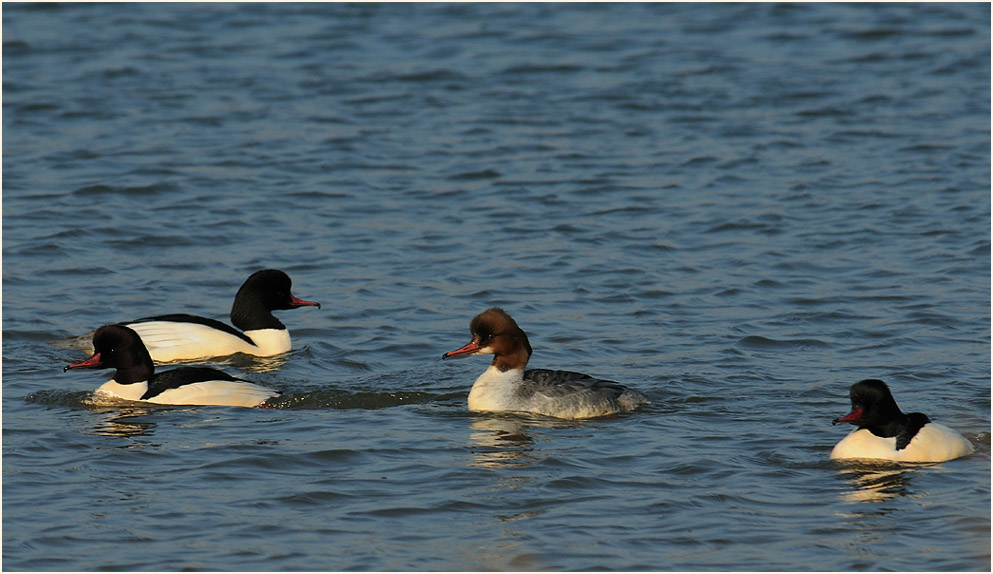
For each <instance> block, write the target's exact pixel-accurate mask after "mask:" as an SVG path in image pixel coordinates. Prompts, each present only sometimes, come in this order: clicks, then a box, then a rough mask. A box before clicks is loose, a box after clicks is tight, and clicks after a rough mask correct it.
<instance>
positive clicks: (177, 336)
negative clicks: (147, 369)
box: [126, 320, 293, 363]
mask: <svg viewBox="0 0 993 574" xmlns="http://www.w3.org/2000/svg"><path fill="white" fill-rule="evenodd" d="M217 323H218V325H220V326H223V327H226V328H225V329H221V328H218V326H217V325H214V326H212V325H210V324H208V323H204V322H193V321H169V320H149V321H140V322H136V323H127V324H126V326H127V327H130V328H131V329H132V330H134V331H135V332H136V333H138V336H139V337H141V340H142V342H143V343H144V344H145V348H146V349H148V353H149V355H151V357H152V360H153V361H155V362H158V363H167V362H170V361H180V360H190V359H198V358H206V357H223V356H225V355H233V354H235V353H244V354H246V355H255V356H257V357H269V356H272V355H279V354H282V353H286V352H288V351H289V350H290V349H292V348H293V345H292V341H291V340H290V332H289V331H288V330H286V329H254V330H250V331H245V332H244V333H240V332H234V329H232V328H231V327H228V326H227V325H224V324H223V323H220V322H219V321H217Z"/></svg>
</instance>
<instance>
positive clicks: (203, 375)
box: [65, 325, 280, 407]
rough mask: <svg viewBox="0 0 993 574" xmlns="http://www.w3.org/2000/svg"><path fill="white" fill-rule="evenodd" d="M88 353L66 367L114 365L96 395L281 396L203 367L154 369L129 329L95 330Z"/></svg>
mask: <svg viewBox="0 0 993 574" xmlns="http://www.w3.org/2000/svg"><path fill="white" fill-rule="evenodd" d="M93 348H94V349H95V350H96V352H95V353H94V354H93V356H92V357H90V358H89V359H87V360H85V361H83V362H82V363H77V364H75V365H69V366H68V367H66V368H65V370H66V371H68V370H69V369H117V372H116V373H114V378H113V379H111V380H110V381H108V382H106V383H104V384H103V385H102V386H101V387H100V388H98V389H97V390H96V394H97V395H102V396H105V397H108V396H109V397H113V398H119V399H126V400H129V401H144V402H148V403H156V404H160V405H217V406H229V407H257V406H261V405H263V404H264V403H265V401H266V400H268V399H271V398H273V397H276V396H279V394H280V393H279V391H274V390H272V389H269V388H266V387H262V386H259V385H256V384H254V383H250V382H248V381H243V380H241V379H236V378H234V377H232V376H231V375H228V374H227V373H224V372H223V371H218V370H217V369H209V368H206V367H179V368H176V369H172V370H169V371H164V372H161V373H156V372H155V367H154V366H153V365H152V358H151V357H150V356H149V355H148V350H147V349H145V346H144V345H142V344H141V339H140V338H139V337H138V334H137V333H135V332H134V331H133V330H131V329H129V328H127V327H125V326H123V325H107V326H105V327H100V328H99V329H97V331H96V333H94V334H93Z"/></svg>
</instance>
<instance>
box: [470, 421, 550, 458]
mask: <svg viewBox="0 0 993 574" xmlns="http://www.w3.org/2000/svg"><path fill="white" fill-rule="evenodd" d="M526 427H527V425H525V424H524V422H523V421H521V420H515V419H512V418H479V419H476V420H474V421H473V423H472V425H470V427H469V428H471V429H472V432H471V433H470V434H469V448H470V450H471V451H472V457H473V463H472V464H473V466H476V467H479V468H489V469H494V468H500V467H521V466H528V465H530V464H533V463H534V462H535V461H537V460H538V457H536V456H535V455H534V454H533V453H532V449H533V447H534V439H533V438H531V437H530V436H528V435H527V434H526V433H525V432H524V431H525V428H526Z"/></svg>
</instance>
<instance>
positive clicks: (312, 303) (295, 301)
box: [290, 295, 321, 309]
mask: <svg viewBox="0 0 993 574" xmlns="http://www.w3.org/2000/svg"><path fill="white" fill-rule="evenodd" d="M290 305H292V306H293V308H296V307H317V308H318V309H320V308H321V304H320V303H318V302H317V301H305V300H303V299H297V298H296V297H294V296H293V295H290Z"/></svg>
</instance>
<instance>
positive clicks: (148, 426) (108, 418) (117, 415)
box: [92, 406, 156, 448]
mask: <svg viewBox="0 0 993 574" xmlns="http://www.w3.org/2000/svg"><path fill="white" fill-rule="evenodd" d="M92 410H93V411H94V412H97V413H102V414H103V415H104V416H103V417H101V418H100V419H98V420H97V421H96V424H95V425H94V427H93V433H94V434H97V435H100V436H110V437H118V438H129V439H133V438H136V437H144V436H151V435H152V432H153V430H154V429H155V427H156V424H155V423H154V422H151V421H150V420H148V419H143V418H141V417H144V416H145V415H148V414H149V413H151V412H152V409H150V408H148V407H133V406H127V407H122V406H117V407H109V406H104V407H96V408H93V409H92ZM138 446H140V445H137V444H135V445H130V446H128V447H127V448H135V447H138Z"/></svg>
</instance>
